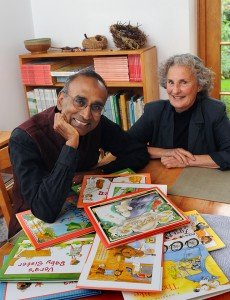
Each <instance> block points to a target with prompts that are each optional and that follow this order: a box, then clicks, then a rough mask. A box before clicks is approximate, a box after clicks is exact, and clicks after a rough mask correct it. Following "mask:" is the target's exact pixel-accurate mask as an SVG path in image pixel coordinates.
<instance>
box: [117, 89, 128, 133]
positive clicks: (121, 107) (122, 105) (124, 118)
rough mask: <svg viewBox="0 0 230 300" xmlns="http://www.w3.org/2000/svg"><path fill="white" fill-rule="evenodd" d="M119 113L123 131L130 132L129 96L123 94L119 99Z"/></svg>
mask: <svg viewBox="0 0 230 300" xmlns="http://www.w3.org/2000/svg"><path fill="white" fill-rule="evenodd" d="M118 101H119V112H120V116H121V126H122V128H123V130H128V117H127V110H126V101H127V94H126V93H121V94H120V97H119V100H118Z"/></svg>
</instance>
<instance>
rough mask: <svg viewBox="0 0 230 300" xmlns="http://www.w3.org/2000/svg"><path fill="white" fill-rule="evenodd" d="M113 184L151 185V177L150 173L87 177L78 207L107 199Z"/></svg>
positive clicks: (82, 187)
mask: <svg viewBox="0 0 230 300" xmlns="http://www.w3.org/2000/svg"><path fill="white" fill-rule="evenodd" d="M111 182H126V183H151V177H150V174H149V173H142V174H120V175H119V174H118V175H115V174H110V175H85V176H84V178H83V181H82V185H81V190H80V194H79V197H78V201H77V207H79V208H82V207H84V205H85V204H89V203H96V202H98V201H101V200H103V199H106V198H107V194H108V191H109V187H110V184H111Z"/></svg>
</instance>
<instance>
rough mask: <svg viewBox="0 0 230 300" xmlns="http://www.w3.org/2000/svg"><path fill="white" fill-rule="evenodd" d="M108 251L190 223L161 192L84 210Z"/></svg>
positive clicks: (155, 190)
mask: <svg viewBox="0 0 230 300" xmlns="http://www.w3.org/2000/svg"><path fill="white" fill-rule="evenodd" d="M84 210H85V212H86V214H87V215H88V217H89V219H90V221H91V223H92V224H93V226H94V229H95V231H96V232H97V234H98V235H99V236H100V238H101V241H102V243H103V244H104V245H105V247H106V248H111V247H116V246H119V245H123V244H126V243H129V242H132V241H134V240H137V239H143V238H145V237H148V236H150V235H154V234H158V233H163V232H166V231H169V230H172V229H175V228H177V227H180V226H183V225H186V224H188V223H189V222H190V221H189V219H188V217H186V216H185V215H184V214H183V213H182V212H181V211H180V210H179V209H178V208H177V207H176V205H175V204H174V203H173V202H172V201H171V200H170V199H169V198H168V197H167V196H166V195H165V194H163V193H162V192H161V191H160V190H159V189H158V188H150V189H145V190H143V191H139V192H133V193H130V194H126V195H121V196H118V197H114V198H109V199H106V200H103V201H100V202H99V203H96V204H92V205H91V204H89V205H85V206H84Z"/></svg>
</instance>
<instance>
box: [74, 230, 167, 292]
mask: <svg viewBox="0 0 230 300" xmlns="http://www.w3.org/2000/svg"><path fill="white" fill-rule="evenodd" d="M162 248H163V234H158V235H155V236H150V237H148V238H145V239H141V240H136V241H134V242H132V243H129V244H125V245H123V246H118V247H114V248H112V249H106V248H105V247H104V245H103V244H102V243H101V241H100V238H99V236H98V235H96V237H95V240H94V243H93V246H92V249H91V251H90V254H89V258H88V260H87V262H86V264H85V266H84V269H83V271H82V273H81V275H80V278H79V281H78V286H79V287H83V288H86V287H87V288H99V289H105V290H107V289H111V290H119V291H161V289H162V253H163V249H162Z"/></svg>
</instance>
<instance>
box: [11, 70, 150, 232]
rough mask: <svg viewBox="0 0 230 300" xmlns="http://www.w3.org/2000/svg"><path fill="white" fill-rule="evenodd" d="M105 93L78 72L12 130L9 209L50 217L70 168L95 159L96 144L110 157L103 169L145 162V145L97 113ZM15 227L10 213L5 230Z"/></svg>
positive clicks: (92, 77) (99, 82) (94, 78)
mask: <svg viewBox="0 0 230 300" xmlns="http://www.w3.org/2000/svg"><path fill="white" fill-rule="evenodd" d="M106 99H107V89H106V85H105V82H104V80H103V79H102V78H101V76H99V75H98V74H97V73H95V72H94V71H92V70H90V71H89V70H87V71H81V72H78V73H77V74H75V75H73V76H71V77H70V78H69V80H68V82H67V83H66V84H65V86H64V88H63V89H62V91H61V92H60V94H59V96H58V100H57V107H52V108H49V109H47V110H46V111H44V112H42V113H39V114H37V115H35V116H33V117H32V118H30V119H29V120H28V121H26V122H25V123H23V124H22V125H20V126H19V127H18V128H16V129H15V130H14V131H13V132H12V135H11V138H10V142H9V146H10V157H11V161H12V165H13V171H14V180H15V184H14V197H13V198H14V200H13V201H14V203H13V204H14V210H15V213H17V212H21V211H24V210H26V209H31V211H32V213H33V214H34V215H35V216H36V217H37V218H39V219H41V220H43V221H45V222H48V223H52V222H54V221H55V219H56V218H57V216H58V214H59V212H60V211H61V208H62V206H63V204H64V202H65V199H66V197H67V196H68V194H69V192H70V188H71V184H72V180H73V178H74V175H75V173H76V172H82V171H87V170H90V169H92V168H93V167H94V166H95V165H97V162H98V158H99V149H100V148H102V149H103V150H104V151H109V152H111V153H112V154H113V155H114V156H115V157H116V159H115V160H114V161H112V162H110V163H108V164H106V165H104V166H102V167H100V168H101V171H103V172H104V173H112V172H115V171H118V170H121V169H123V168H128V167H129V168H132V169H133V170H138V169H140V168H142V167H144V166H145V165H146V164H147V162H148V160H149V155H148V153H147V150H146V148H145V147H144V146H143V145H141V144H139V143H137V142H136V141H134V140H132V138H130V137H129V135H128V134H127V133H126V132H124V131H122V130H121V128H120V127H119V126H118V125H116V124H114V123H113V122H111V121H110V120H108V119H107V118H106V117H105V116H102V115H101V114H102V112H103V108H104V105H105V102H106ZM19 229H20V226H19V223H18V222H17V220H16V218H15V217H14V218H12V220H11V222H10V228H9V236H12V235H13V234H15V233H16V232H17V231H18V230H19Z"/></svg>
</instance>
